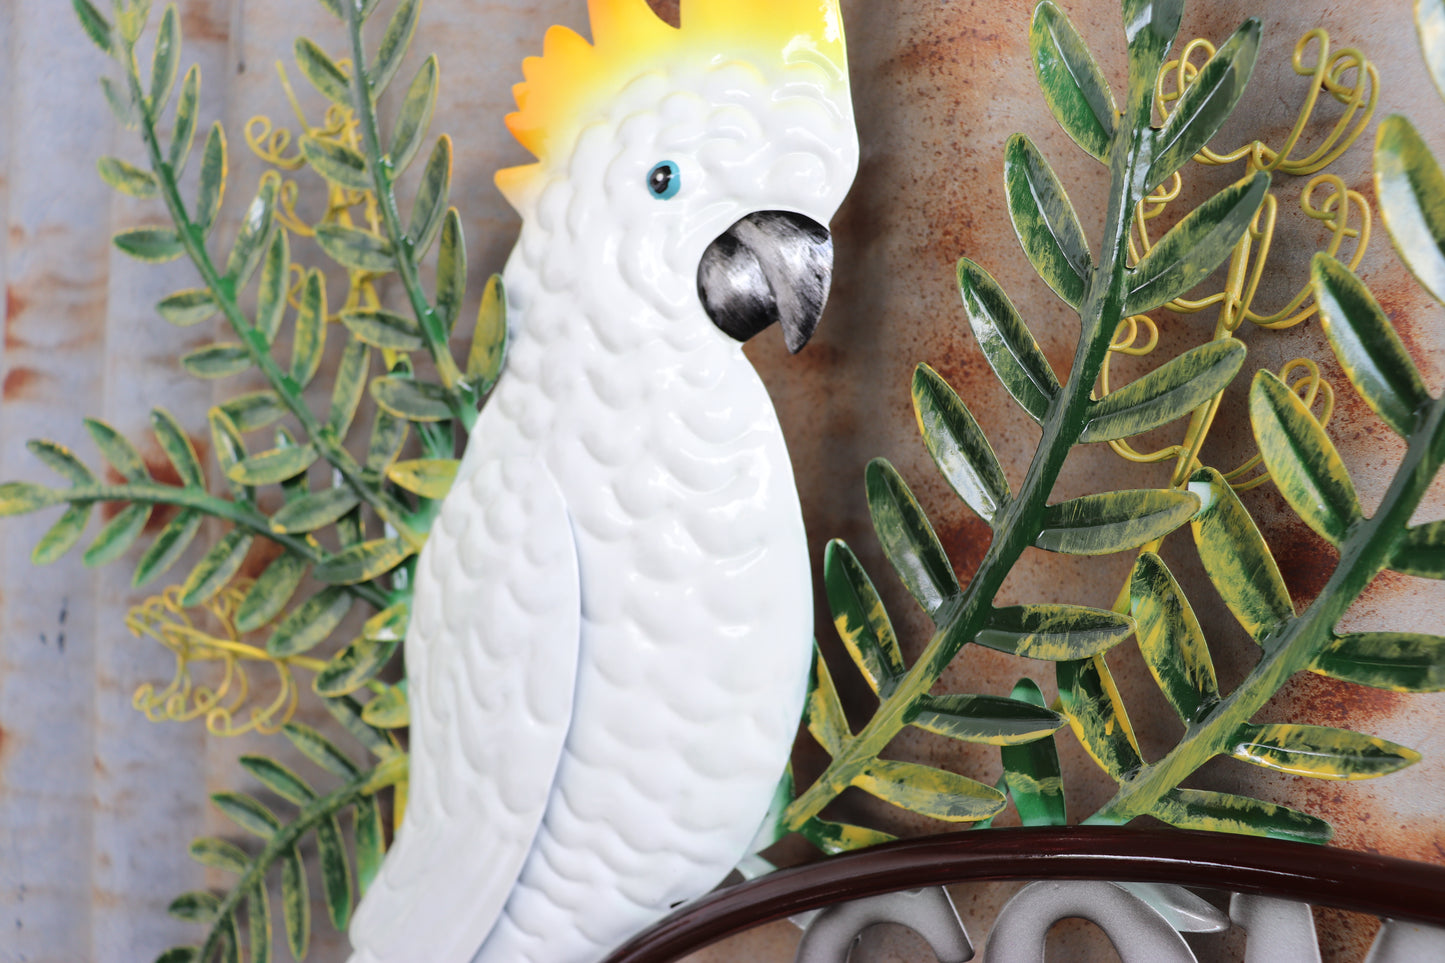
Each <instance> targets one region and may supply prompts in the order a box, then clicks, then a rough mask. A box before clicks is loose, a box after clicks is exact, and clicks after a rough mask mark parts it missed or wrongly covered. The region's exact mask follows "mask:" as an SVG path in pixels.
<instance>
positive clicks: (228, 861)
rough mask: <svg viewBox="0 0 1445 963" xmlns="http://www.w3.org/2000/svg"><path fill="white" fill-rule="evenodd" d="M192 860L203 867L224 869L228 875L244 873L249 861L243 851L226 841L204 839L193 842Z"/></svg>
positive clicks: (191, 847)
mask: <svg viewBox="0 0 1445 963" xmlns="http://www.w3.org/2000/svg"><path fill="white" fill-rule="evenodd" d="M190 854H191V859H194V860H195V861H196V862H198V863H200V864H201V865H202V866H209V867H211V868H212V869H222V870H225V871H226V872H228V873H244V872H245V871H246V867H247V865H248V864H249V861H248V860H247V858H246V854H245V853H243V852H242V851H241V849H240V848H239V847H237V846H235V845H233V844H231V843H228V842H226V841H225V840H224V839H214V838H210V837H203V838H201V839H197V840H194V841H192V843H191V846H190Z"/></svg>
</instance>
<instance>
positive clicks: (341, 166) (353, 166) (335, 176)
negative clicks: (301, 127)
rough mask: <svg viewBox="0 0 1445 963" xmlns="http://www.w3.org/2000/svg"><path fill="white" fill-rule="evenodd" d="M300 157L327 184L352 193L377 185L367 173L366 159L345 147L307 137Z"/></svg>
mask: <svg viewBox="0 0 1445 963" xmlns="http://www.w3.org/2000/svg"><path fill="white" fill-rule="evenodd" d="M301 153H302V155H304V156H305V158H306V163H308V164H310V165H311V168H312V170H314V171H316V173H318V174H320V175H321V176H322V177H324V178H325V179H326V180H327V181H328V182H330V183H332V184H334V185H336V186H337V187H341V188H344V189H346V190H349V191H369V190H371V189H372V188H373V187H374V185H373V184H372V182H371V174H370V173H368V172H367V169H366V158H365V157H362V156H361V154H360V153H358V152H357V151H354V150H352V149H351V148H350V147H347V146H346V145H345V144H340V143H337V142H336V141H334V140H330V139H328V138H321V137H313V136H311V135H310V134H306V135H305V136H303V137H302V138H301Z"/></svg>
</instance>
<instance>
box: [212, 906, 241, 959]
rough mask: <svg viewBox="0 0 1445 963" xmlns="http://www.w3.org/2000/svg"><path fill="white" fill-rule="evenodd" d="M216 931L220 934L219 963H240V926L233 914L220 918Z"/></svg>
mask: <svg viewBox="0 0 1445 963" xmlns="http://www.w3.org/2000/svg"><path fill="white" fill-rule="evenodd" d="M216 931H217V933H219V934H220V945H221V963H242V960H241V925H240V923H238V922H237V921H236V916H235V914H234V913H231V914H227V915H226V916H223V917H221V919H220V921H219V924H218V925H217V927H216Z"/></svg>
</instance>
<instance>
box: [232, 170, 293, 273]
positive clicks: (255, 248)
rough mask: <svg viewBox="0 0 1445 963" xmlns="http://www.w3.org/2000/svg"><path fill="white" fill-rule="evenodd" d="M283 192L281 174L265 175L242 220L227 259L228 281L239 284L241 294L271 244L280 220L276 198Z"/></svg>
mask: <svg viewBox="0 0 1445 963" xmlns="http://www.w3.org/2000/svg"><path fill="white" fill-rule="evenodd" d="M280 189H281V176H280V175H279V174H277V173H276V172H275V171H267V172H266V173H265V174H262V175H261V186H260V187H259V188H258V189H257V191H256V196H255V198H253V199H252V201H251V205H250V206H249V207H248V208H246V213H245V214H244V215H243V216H242V218H241V229H240V231H239V232H238V233H237V235H236V243H235V244H234V245H233V246H232V247H231V253H230V255H229V256H228V257H227V258H226V277H227V278H230V279H231V280H232V281H234V282H235V284H236V290H238V291H239V290H240V289H241V288H243V287H245V286H246V282H247V281H249V280H250V278H251V274H252V273H253V272H254V271H255V270H256V265H258V264H260V263H261V256H262V255H263V254H264V253H265V251H266V248H267V246H268V244H269V243H270V238H271V227H272V225H273V224H274V223H275V218H276V194H277V192H278V191H280Z"/></svg>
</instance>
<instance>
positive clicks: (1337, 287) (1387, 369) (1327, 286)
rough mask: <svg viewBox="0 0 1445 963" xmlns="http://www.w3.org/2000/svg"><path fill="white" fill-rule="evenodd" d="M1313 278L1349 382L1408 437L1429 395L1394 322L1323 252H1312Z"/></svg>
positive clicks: (1326, 326)
mask: <svg viewBox="0 0 1445 963" xmlns="http://www.w3.org/2000/svg"><path fill="white" fill-rule="evenodd" d="M1311 279H1312V281H1313V283H1314V293H1315V300H1316V302H1317V303H1318V304H1319V309H1320V321H1321V323H1322V324H1323V326H1324V329H1325V334H1326V335H1327V336H1328V337H1329V339H1330V347H1332V348H1333V349H1334V352H1335V357H1336V358H1338V359H1339V361H1340V366H1341V367H1343V368H1344V369H1345V374H1346V375H1348V376H1349V378H1350V383H1351V384H1353V385H1354V386H1355V390H1356V391H1358V392H1359V393H1360V397H1362V398H1364V399H1365V402H1366V403H1367V404H1368V405H1369V406H1370V407H1371V408H1372V409H1373V410H1374V412H1375V414H1377V415H1379V416H1380V418H1381V419H1383V420H1384V422H1385V423H1386V424H1387V425H1389V426H1390V427H1391V428H1393V429H1394V430H1395V433H1396V434H1398V435H1401V436H1402V437H1403V436H1408V435H1409V434H1410V433H1411V431H1412V430H1413V429H1414V427H1415V425H1416V424H1417V423H1418V419H1419V413H1420V411H1421V409H1422V408H1423V407H1424V406H1425V405H1426V404H1427V403H1428V402H1429V401H1430V395H1429V393H1428V392H1427V391H1426V390H1425V384H1424V382H1422V381H1421V380H1420V373H1419V371H1417V370H1416V368H1415V363H1414V361H1412V360H1411V359H1410V355H1409V353H1408V352H1406V351H1405V346H1404V345H1403V344H1401V343H1400V337H1399V335H1397V334H1396V333H1395V327H1394V325H1392V324H1391V323H1390V320H1389V318H1387V317H1385V312H1384V310H1383V309H1382V308H1381V307H1380V305H1379V303H1378V302H1377V301H1376V300H1375V296H1374V295H1373V294H1371V293H1370V289H1369V288H1367V287H1365V284H1364V282H1363V281H1361V280H1360V279H1359V278H1358V277H1356V276H1355V274H1354V272H1353V271H1351V270H1350V269H1349V268H1348V267H1346V266H1345V265H1343V264H1341V263H1340V262H1339V261H1336V260H1335V259H1334V258H1332V257H1330V256H1329V255H1327V254H1325V253H1324V252H1319V253H1317V254H1316V255H1315V257H1314V261H1313V263H1312V265H1311Z"/></svg>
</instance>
